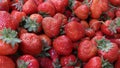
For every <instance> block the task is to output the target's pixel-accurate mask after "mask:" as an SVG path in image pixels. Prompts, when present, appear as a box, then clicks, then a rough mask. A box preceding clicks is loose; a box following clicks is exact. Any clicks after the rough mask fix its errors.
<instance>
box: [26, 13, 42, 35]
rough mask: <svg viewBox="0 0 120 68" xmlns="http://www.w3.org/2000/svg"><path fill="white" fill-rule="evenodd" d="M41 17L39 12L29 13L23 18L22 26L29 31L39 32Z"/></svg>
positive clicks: (40, 29)
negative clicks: (23, 23)
mask: <svg viewBox="0 0 120 68" xmlns="http://www.w3.org/2000/svg"><path fill="white" fill-rule="evenodd" d="M42 19H43V17H42V16H41V15H39V14H31V15H30V17H28V18H26V19H25V22H26V23H25V25H24V28H26V29H27V30H28V31H29V32H35V33H37V32H41V31H42V26H41V22H42Z"/></svg>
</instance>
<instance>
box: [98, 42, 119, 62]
mask: <svg viewBox="0 0 120 68" xmlns="http://www.w3.org/2000/svg"><path fill="white" fill-rule="evenodd" d="M112 46H113V47H112V48H111V49H110V50H109V51H108V52H104V51H102V50H100V49H98V55H99V56H103V58H104V59H106V60H108V61H109V62H111V63H113V62H114V61H116V60H117V58H118V55H119V52H118V51H119V48H118V45H117V44H116V43H112Z"/></svg>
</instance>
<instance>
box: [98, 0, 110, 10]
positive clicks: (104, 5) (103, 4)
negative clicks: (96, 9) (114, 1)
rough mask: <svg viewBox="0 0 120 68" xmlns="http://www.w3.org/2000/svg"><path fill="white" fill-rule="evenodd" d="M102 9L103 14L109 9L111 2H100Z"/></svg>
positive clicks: (104, 0)
mask: <svg viewBox="0 0 120 68" xmlns="http://www.w3.org/2000/svg"><path fill="white" fill-rule="evenodd" d="M99 4H100V8H101V9H102V12H105V11H107V10H108V9H109V6H108V5H109V2H108V0H99Z"/></svg>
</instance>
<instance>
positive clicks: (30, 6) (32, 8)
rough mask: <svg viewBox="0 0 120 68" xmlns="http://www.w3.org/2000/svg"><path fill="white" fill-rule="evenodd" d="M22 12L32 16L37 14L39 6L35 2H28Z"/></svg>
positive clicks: (30, 0) (32, 0)
mask: <svg viewBox="0 0 120 68" xmlns="http://www.w3.org/2000/svg"><path fill="white" fill-rule="evenodd" d="M22 11H23V12H25V13H26V14H32V13H36V12H37V5H36V3H35V2H34V0H28V1H26V2H25V4H24V5H23V7H22Z"/></svg>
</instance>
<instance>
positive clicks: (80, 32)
mask: <svg viewBox="0 0 120 68" xmlns="http://www.w3.org/2000/svg"><path fill="white" fill-rule="evenodd" d="M65 33H66V35H67V36H68V37H69V38H70V39H71V40H72V41H77V40H79V39H81V38H83V37H84V34H85V29H84V27H83V26H82V25H81V24H80V23H79V22H77V21H71V22H69V23H68V24H66V25H65Z"/></svg>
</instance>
